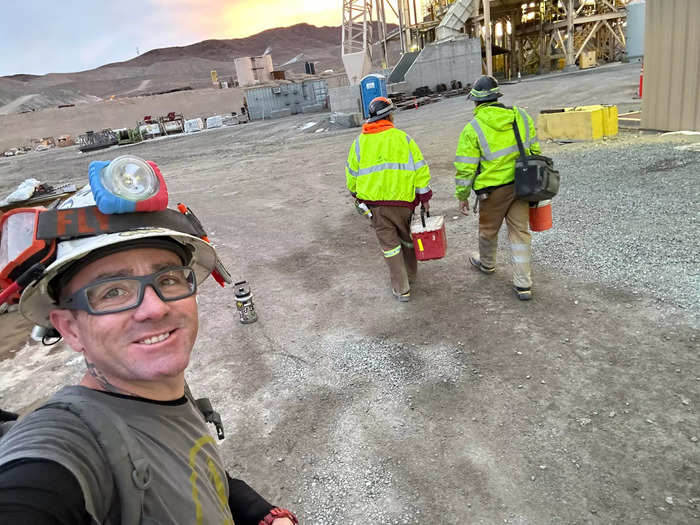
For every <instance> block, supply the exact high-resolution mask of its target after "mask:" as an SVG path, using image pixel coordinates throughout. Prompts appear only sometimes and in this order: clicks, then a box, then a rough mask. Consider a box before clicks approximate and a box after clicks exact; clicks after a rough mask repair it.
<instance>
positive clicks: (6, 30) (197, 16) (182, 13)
mask: <svg viewBox="0 0 700 525" xmlns="http://www.w3.org/2000/svg"><path fill="white" fill-rule="evenodd" d="M0 3H1V4H2V5H1V6H0V76H5V75H14V74H18V73H30V74H34V75H43V74H46V73H69V72H75V71H84V70H86V69H93V68H95V67H98V66H101V65H104V64H108V63H110V62H120V61H123V60H129V59H132V58H134V57H135V56H136V48H137V47H138V49H139V52H140V53H145V52H146V51H149V50H151V49H158V48H161V47H172V46H184V45H189V44H194V43H196V42H200V41H202V40H207V39H212V38H216V39H226V38H242V37H246V36H249V35H253V34H255V33H259V32H260V31H264V30H265V29H271V28H273V27H284V26H290V25H294V24H297V23H301V22H306V23H308V24H313V25H316V26H340V25H341V23H342V0H316V1H314V0H229V1H224V0H92V1H89V0H0Z"/></svg>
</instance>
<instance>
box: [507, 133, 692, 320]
mask: <svg viewBox="0 0 700 525" xmlns="http://www.w3.org/2000/svg"><path fill="white" fill-rule="evenodd" d="M694 140H696V141H697V137H695V138H694ZM689 142H692V140H689V139H688V138H685V137H678V136H676V137H674V136H669V137H658V136H637V135H636V134H634V135H632V134H626V135H622V136H621V137H620V138H618V139H614V140H611V141H608V142H595V143H586V144H568V145H563V146H557V145H554V144H545V146H544V149H545V152H546V153H547V154H549V155H551V156H552V157H553V158H554V161H555V166H556V168H557V169H558V170H559V172H560V173H561V177H562V185H561V192H560V194H559V195H558V196H557V197H555V199H554V201H553V217H554V228H553V229H551V230H549V231H547V232H541V233H535V234H534V235H533V241H534V244H533V246H534V249H533V256H534V261H535V265H538V264H539V265H543V266H545V267H549V268H555V269H557V270H558V271H560V272H561V273H563V274H565V275H568V276H572V277H574V278H576V279H579V280H582V281H595V282H600V283H602V284H605V285H608V286H611V287H614V288H618V289H621V290H624V291H627V292H629V293H632V294H635V295H638V296H640V297H647V298H657V299H659V300H661V301H663V302H666V303H669V304H671V305H674V306H677V307H679V308H683V309H688V310H691V311H698V310H700V308H699V305H700V278H699V276H698V271H699V270H698V269H699V268H700V249H699V248H698V237H697V236H698V231H699V230H698V217H699V216H700V213H699V212H700V204H699V202H700V199H698V197H699V195H700V185H699V184H698V173H700V152H697V151H693V150H692V149H688V148H686V149H678V147H679V146H682V145H687V144H688V143H689ZM504 230H505V228H504ZM504 233H505V232H502V238H501V240H502V241H505V237H503V234H504Z"/></svg>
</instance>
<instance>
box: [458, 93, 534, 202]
mask: <svg viewBox="0 0 700 525" xmlns="http://www.w3.org/2000/svg"><path fill="white" fill-rule="evenodd" d="M496 104H498V105H496ZM513 120H515V121H516V122H517V123H518V131H520V139H521V140H522V142H523V147H524V148H525V154H526V155H529V154H531V153H532V154H539V153H540V144H539V142H537V132H536V130H535V123H534V121H533V120H532V118H531V117H530V115H528V114H527V113H526V112H525V110H524V109H521V108H518V107H515V106H514V107H512V108H508V107H504V106H503V105H502V104H499V103H497V102H495V103H491V104H480V105H478V106H476V108H475V109H474V119H473V120H472V121H471V122H469V124H467V125H466V126H464V129H463V130H462V134H461V135H460V136H459V143H458V144H457V153H456V156H455V162H454V165H455V168H456V170H457V174H456V176H455V177H456V178H455V183H456V185H457V189H456V191H455V194H456V195H457V198H458V199H459V200H460V201H466V200H469V193H470V192H471V190H472V188H474V191H478V190H481V189H484V188H491V187H497V186H504V185H506V184H510V183H511V182H513V181H514V180H515V159H517V158H518V157H519V156H520V153H519V151H518V143H517V141H516V140H515V133H514V132H513ZM477 168H479V172H478V174H477Z"/></svg>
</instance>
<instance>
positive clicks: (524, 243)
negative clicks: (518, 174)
mask: <svg viewBox="0 0 700 525" xmlns="http://www.w3.org/2000/svg"><path fill="white" fill-rule="evenodd" d="M503 219H505V220H506V225H507V226H508V240H509V242H510V254H511V258H512V260H513V284H514V285H515V286H518V287H520V288H530V287H531V286H532V276H531V275H530V257H531V255H530V231H529V225H528V223H529V206H528V203H527V202H525V201H519V200H516V198H515V185H514V184H509V185H508V186H501V187H500V188H496V189H494V190H493V191H492V192H491V194H490V195H489V197H488V198H487V199H485V200H482V201H479V258H480V259H481V264H482V265H484V266H488V267H489V268H494V267H495V266H496V249H497V248H498V230H499V229H500V228H501V224H503Z"/></svg>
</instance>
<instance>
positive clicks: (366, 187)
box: [345, 120, 433, 207]
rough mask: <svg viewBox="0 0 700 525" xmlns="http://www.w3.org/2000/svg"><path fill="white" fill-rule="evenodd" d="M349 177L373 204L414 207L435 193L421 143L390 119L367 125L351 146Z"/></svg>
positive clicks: (359, 193) (353, 186)
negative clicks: (395, 125) (396, 126)
mask: <svg viewBox="0 0 700 525" xmlns="http://www.w3.org/2000/svg"><path fill="white" fill-rule="evenodd" d="M345 179H346V183H347V188H348V190H350V193H352V194H353V195H355V196H356V197H357V198H358V199H360V200H361V201H364V202H367V203H369V204H376V205H388V206H407V207H412V206H415V205H416V204H418V202H419V201H420V202H425V201H428V200H430V197H432V194H433V193H432V191H431V189H430V185H429V184H430V169H429V168H428V164H427V163H426V161H425V159H424V158H423V154H422V153H421V151H420V149H419V148H418V145H417V144H416V142H415V141H414V140H413V139H412V138H411V137H409V136H408V135H407V134H406V133H405V132H403V131H401V130H399V129H396V128H395V127H394V126H393V125H392V124H391V122H389V121H388V120H380V121H378V122H373V123H371V124H365V126H364V128H363V133H362V135H360V136H359V137H357V139H355V141H354V142H353V143H352V146H350V151H349V153H348V160H347V164H346V166H345Z"/></svg>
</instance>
